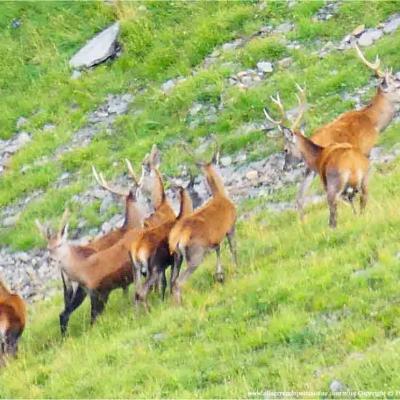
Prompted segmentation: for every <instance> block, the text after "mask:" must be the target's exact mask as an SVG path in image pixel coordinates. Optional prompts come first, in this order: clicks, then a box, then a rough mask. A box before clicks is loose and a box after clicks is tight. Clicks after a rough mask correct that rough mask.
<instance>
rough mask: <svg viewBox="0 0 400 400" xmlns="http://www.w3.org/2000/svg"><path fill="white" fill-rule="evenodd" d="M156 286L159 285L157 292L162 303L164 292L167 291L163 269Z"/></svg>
mask: <svg viewBox="0 0 400 400" xmlns="http://www.w3.org/2000/svg"><path fill="white" fill-rule="evenodd" d="M158 285H159V291H160V296H161V299H162V301H164V299H165V290H166V289H167V277H166V275H165V269H163V270H162V271H160V273H159V276H158Z"/></svg>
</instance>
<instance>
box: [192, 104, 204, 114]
mask: <svg viewBox="0 0 400 400" xmlns="http://www.w3.org/2000/svg"><path fill="white" fill-rule="evenodd" d="M202 108H203V105H202V104H201V103H193V105H192V107H190V109H189V114H190V115H191V116H192V117H194V116H195V115H196V114H198V113H199V112H200V111H201V109H202Z"/></svg>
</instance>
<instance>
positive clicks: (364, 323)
mask: <svg viewBox="0 0 400 400" xmlns="http://www.w3.org/2000/svg"><path fill="white" fill-rule="evenodd" d="M388 170H389V169H385V168H383V169H381V170H380V171H374V175H373V179H372V184H371V201H370V204H369V207H368V212H367V213H366V215H365V216H363V217H358V218H353V216H352V215H351V212H350V210H349V209H348V208H347V207H342V208H341V209H340V223H339V228H338V229H337V230H336V231H334V232H333V231H331V230H329V229H328V228H327V226H326V225H327V210H326V207H325V206H319V207H314V208H313V209H311V210H309V216H308V221H307V223H306V224H305V225H301V224H300V223H299V222H298V221H297V219H296V218H295V215H294V214H293V213H286V214H283V215H280V216H274V215H268V214H265V213H261V214H260V215H258V216H257V217H255V218H254V219H252V220H250V221H246V222H243V223H241V224H240V227H239V232H238V234H239V238H240V239H239V247H240V268H239V270H238V271H236V272H234V271H233V270H232V268H231V267H230V265H231V264H230V261H229V259H228V258H226V259H225V265H226V266H228V270H229V272H228V275H227V276H228V279H227V282H226V284H225V285H223V286H220V285H218V284H214V283H213V279H212V274H213V265H214V257H213V256H210V257H209V259H208V261H207V263H206V264H204V265H203V266H202V267H201V268H200V269H199V271H198V272H196V274H195V275H194V277H193V279H192V280H191V281H190V282H189V285H188V286H187V288H185V291H184V296H185V298H184V303H185V304H184V306H183V307H181V308H177V307H174V306H171V304H170V301H169V299H168V300H167V301H166V303H165V304H160V303H159V301H158V300H157V299H153V300H152V301H153V310H152V313H151V315H142V314H133V311H132V309H131V305H130V303H129V302H128V300H126V299H123V298H122V296H121V293H120V292H116V293H114V294H113V296H112V299H111V304H110V307H109V308H108V310H107V312H106V313H105V314H104V316H103V317H102V318H101V320H100V321H99V323H98V324H97V325H96V326H95V327H93V328H90V327H89V325H88V312H89V310H88V307H87V305H86V306H85V307H83V309H82V310H79V311H78V312H77V313H76V315H74V316H73V318H72V321H71V328H72V329H71V334H70V337H69V338H68V339H67V340H66V341H65V342H62V341H61V340H60V338H59V333H58V326H57V325H58V324H57V313H58V310H59V309H60V307H61V304H60V298H58V299H57V301H48V302H45V303H43V304H40V305H36V306H35V307H34V308H33V309H32V310H31V315H30V320H31V321H32V322H31V324H30V325H29V327H28V329H27V331H26V334H25V336H24V339H23V343H22V347H21V354H20V359H19V360H18V361H17V362H15V363H13V364H12V365H11V366H10V367H9V368H8V369H7V370H6V371H5V372H4V373H3V375H2V376H1V377H0V384H1V385H0V386H1V388H2V389H1V391H0V397H3V398H7V397H14V396H15V397H102V396H107V397H129V396H134V397H159V396H165V397H191V396H196V397H220V396H222V397H243V396H246V395H247V393H248V392H251V391H263V390H290V389H292V390H326V389H327V387H328V385H329V382H330V381H331V380H332V379H340V380H341V381H342V382H344V383H345V384H347V385H348V387H349V388H350V389H352V390H383V389H386V390H389V389H394V388H396V387H398V385H399V384H400V379H399V375H398V374H397V373H396V372H395V371H396V370H397V369H398V368H399V366H400V360H399V357H398V352H399V350H400V348H399V341H398V335H399V333H400V318H399V303H398V291H399V284H398V282H399V269H398V258H397V257H398V256H396V254H397V253H398V251H399V245H398V239H399V232H398V226H399V223H400V217H399V214H398V212H397V210H398V204H399V201H400V195H399V193H398V191H397V190H396V189H395V188H396V185H397V182H398V181H399V179H400V163H399V162H396V163H395V164H394V165H393V166H391V168H390V172H389V171H388ZM366 226H368V229H366ZM260 237H262V238H265V239H263V240H260ZM225 256H227V252H225ZM357 271H362V272H357ZM157 333H158V334H160V333H161V334H162V335H163V336H164V338H163V340H162V341H157V340H156V339H155V338H154V335H155V334H157Z"/></svg>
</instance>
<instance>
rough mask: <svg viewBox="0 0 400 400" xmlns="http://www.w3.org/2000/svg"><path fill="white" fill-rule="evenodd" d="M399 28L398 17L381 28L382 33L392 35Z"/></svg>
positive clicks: (399, 17) (399, 20)
mask: <svg viewBox="0 0 400 400" xmlns="http://www.w3.org/2000/svg"><path fill="white" fill-rule="evenodd" d="M399 26H400V15H399V16H397V17H395V18H393V19H392V20H390V21H389V22H387V23H386V24H385V25H384V27H383V32H385V33H392V32H394V31H395V30H397V29H398V28H399Z"/></svg>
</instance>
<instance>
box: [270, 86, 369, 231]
mask: <svg viewBox="0 0 400 400" xmlns="http://www.w3.org/2000/svg"><path fill="white" fill-rule="evenodd" d="M301 97H302V101H301V100H300V97H298V98H299V106H300V107H299V108H300V112H299V115H298V116H297V119H296V121H295V123H294V124H293V125H292V127H291V128H287V127H285V126H283V125H282V123H283V121H284V120H287V118H286V114H285V112H284V109H283V106H282V103H281V102H280V99H279V98H278V101H277V104H279V108H280V109H281V113H282V115H283V118H282V119H281V120H280V121H275V120H273V119H272V118H271V117H270V116H269V115H268V113H267V112H266V111H265V115H266V116H267V118H268V119H269V120H270V121H271V122H274V123H275V124H277V125H278V126H279V128H280V129H281V130H282V132H283V134H284V136H285V139H286V141H287V142H288V143H290V144H291V146H292V151H293V154H294V155H295V156H296V157H298V158H300V157H301V158H303V160H304V162H305V163H306V166H307V168H309V169H310V170H312V171H317V172H318V174H319V175H320V178H321V181H322V183H323V185H324V189H325V191H326V194H327V200H328V205H329V210H330V216H329V226H331V227H332V228H335V227H336V223H337V222H336V220H337V202H338V199H339V198H340V196H342V197H344V199H346V200H347V201H349V202H350V204H351V206H352V208H353V211H354V212H355V209H354V206H353V199H354V196H355V195H356V194H357V193H358V192H360V191H361V200H360V209H361V212H362V211H363V210H364V208H365V206H366V203H367V198H368V189H367V185H368V167H369V162H368V158H367V157H366V156H365V155H364V154H363V153H362V151H361V150H360V149H359V148H358V147H355V146H353V145H352V144H350V143H332V144H329V145H327V146H326V147H322V146H320V145H317V144H315V143H314V142H313V141H312V140H310V139H309V138H307V137H305V136H304V135H303V133H302V132H300V131H299V130H298V129H297V126H298V124H299V122H300V120H301V117H302V115H303V113H304V102H305V94H304V91H303V90H302V91H301Z"/></svg>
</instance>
